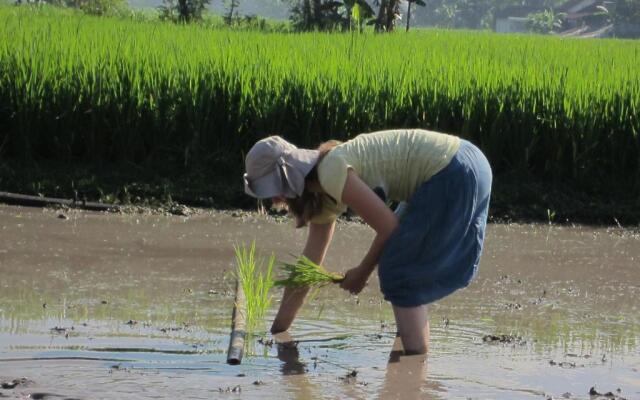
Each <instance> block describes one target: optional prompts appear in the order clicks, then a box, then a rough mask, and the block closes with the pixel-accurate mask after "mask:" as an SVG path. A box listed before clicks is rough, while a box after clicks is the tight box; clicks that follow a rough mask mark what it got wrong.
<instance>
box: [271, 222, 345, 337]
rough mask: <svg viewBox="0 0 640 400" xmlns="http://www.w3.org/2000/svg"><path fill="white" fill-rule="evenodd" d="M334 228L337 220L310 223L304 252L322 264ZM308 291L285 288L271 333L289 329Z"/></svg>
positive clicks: (306, 289) (306, 288) (305, 289)
mask: <svg viewBox="0 0 640 400" xmlns="http://www.w3.org/2000/svg"><path fill="white" fill-rule="evenodd" d="M334 228H335V222H331V223H328V224H322V225H320V224H309V234H308V236H307V243H306V245H305V246H304V250H303V252H302V254H303V255H305V256H307V257H308V258H309V259H310V260H311V261H313V262H315V263H316V264H322V262H323V261H324V256H325V255H326V254H327V249H328V248H329V243H330V242H331V238H332V237H333V231H334ZM308 292H309V288H308V287H304V288H296V289H292V288H285V289H284V294H283V296H282V301H281V302H280V308H279V309H278V313H277V314H276V318H275V319H274V321H273V325H271V333H280V332H284V331H286V330H287V329H289V327H290V326H291V323H292V322H293V320H294V319H295V317H296V314H297V313H298V310H300V307H302V303H303V302H304V298H305V297H306V295H307V293H308Z"/></svg>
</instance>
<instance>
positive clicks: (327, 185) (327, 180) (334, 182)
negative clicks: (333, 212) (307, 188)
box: [318, 151, 353, 203]
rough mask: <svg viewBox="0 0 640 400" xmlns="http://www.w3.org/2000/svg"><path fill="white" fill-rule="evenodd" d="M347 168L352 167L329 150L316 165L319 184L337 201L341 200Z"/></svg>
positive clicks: (340, 156)
mask: <svg viewBox="0 0 640 400" xmlns="http://www.w3.org/2000/svg"><path fill="white" fill-rule="evenodd" d="M349 168H353V167H352V166H351V165H349V164H348V163H347V160H345V158H344V157H343V156H342V155H341V154H339V153H338V152H336V151H331V152H329V154H327V155H326V156H325V157H324V159H323V160H322V161H321V162H320V164H319V165H318V180H319V181H320V186H322V189H324V191H325V192H326V193H327V194H328V195H329V196H331V197H333V199H334V200H335V201H336V202H338V203H341V202H342V190H343V189H344V184H345V183H346V182H347V173H348V171H349Z"/></svg>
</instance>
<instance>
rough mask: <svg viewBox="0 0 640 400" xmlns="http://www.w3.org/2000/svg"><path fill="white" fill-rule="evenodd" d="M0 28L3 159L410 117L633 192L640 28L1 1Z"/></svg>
mask: <svg viewBox="0 0 640 400" xmlns="http://www.w3.org/2000/svg"><path fill="white" fill-rule="evenodd" d="M0 35H1V36H2V38H3V40H2V41H0V156H1V157H2V158H3V159H5V160H6V159H12V160H21V161H24V160H59V161H62V162H70V163H82V162H87V161H95V160H98V161H105V162H120V161H124V162H132V163H134V164H141V163H151V164H153V163H168V164H175V165H178V166H185V165H194V164H198V163H205V162H207V160H211V159H217V158H224V159H227V160H229V163H230V164H231V165H234V166H235V167H236V168H237V171H235V172H236V173H237V175H238V176H239V174H240V173H241V169H242V166H241V159H242V158H241V157H242V152H243V151H246V149H248V147H249V146H250V144H251V143H252V142H253V141H254V140H255V139H256V138H258V137H261V136H264V135H266V134H272V133H278V134H281V135H283V136H285V137H287V138H288V139H290V140H292V141H293V142H295V143H296V144H299V145H307V146H315V145H317V144H318V143H319V142H320V141H321V140H325V139H328V138H336V139H342V140H345V139H348V138H350V137H353V136H354V135H356V134H358V133H360V132H366V131H373V130H378V129H384V128H398V127H421V128H426V129H433V130H438V131H443V132H448V133H453V134H456V135H460V136H462V137H465V138H468V139H470V140H472V141H473V142H475V143H478V144H479V145H480V146H481V148H482V149H483V150H484V151H485V153H486V154H487V155H488V157H489V159H490V160H491V162H492V166H493V168H494V171H495V172H496V173H497V174H501V173H511V172H517V173H518V172H520V173H523V174H526V176H535V177H537V178H539V179H542V180H547V181H554V182H572V184H575V185H576V187H583V188H589V189H588V190H591V191H593V192H598V193H604V192H607V191H610V190H614V189H612V188H617V189H615V190H618V191H619V192H620V193H622V196H625V197H626V198H630V197H631V198H634V197H635V198H637V197H638V195H640V161H639V159H640V138H639V133H640V68H638V65H640V42H639V41H631V40H629V41H627V40H580V39H568V38H558V37H543V36H533V35H498V34H493V33H489V32H469V31H445V30H431V29H430V30H415V31H412V32H409V33H408V34H407V33H404V32H402V33H395V34H387V35H375V34H372V33H371V34H370V33H365V34H341V33H307V34H286V33H262V32H246V31H245V32H241V31H231V30H214V29H210V28H205V27H199V26H197V25H191V26H180V25H173V24H169V23H160V22H153V21H146V22H145V21H143V22H140V21H133V20H127V19H114V18H97V17H89V16H85V15H81V14H76V13H72V12H63V11H58V10H55V9H52V8H46V7H45V8H42V9H30V8H27V7H12V6H3V7H0ZM227 172H228V171H225V173H227ZM523 176H525V175H523Z"/></svg>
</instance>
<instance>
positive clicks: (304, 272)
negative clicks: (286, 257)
mask: <svg viewBox="0 0 640 400" xmlns="http://www.w3.org/2000/svg"><path fill="white" fill-rule="evenodd" d="M282 270H284V271H285V273H287V274H288V276H287V277H286V278H285V279H281V280H277V281H275V282H274V285H275V286H286V287H320V286H324V285H328V284H330V283H338V282H341V281H342V280H344V276H343V275H341V274H336V273H333V272H329V271H327V270H326V269H324V268H323V267H322V266H321V265H318V264H316V263H314V262H313V261H311V260H309V259H308V258H307V257H305V256H302V257H300V258H299V259H298V260H297V261H296V262H295V263H284V264H283V265H282Z"/></svg>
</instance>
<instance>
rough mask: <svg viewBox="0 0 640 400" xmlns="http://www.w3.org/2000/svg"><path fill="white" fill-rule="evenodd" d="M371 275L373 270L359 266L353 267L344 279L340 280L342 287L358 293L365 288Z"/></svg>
mask: <svg viewBox="0 0 640 400" xmlns="http://www.w3.org/2000/svg"><path fill="white" fill-rule="evenodd" d="M370 275H371V270H369V269H368V268H364V267H362V266H358V267H355V268H351V269H350V270H349V271H347V273H346V274H345V275H344V280H343V281H342V282H340V287H341V288H343V289H344V290H348V291H349V292H351V294H358V293H360V292H361V291H362V289H364V287H365V286H366V285H367V281H368V280H369V276H370Z"/></svg>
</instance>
